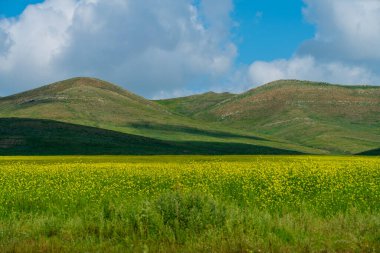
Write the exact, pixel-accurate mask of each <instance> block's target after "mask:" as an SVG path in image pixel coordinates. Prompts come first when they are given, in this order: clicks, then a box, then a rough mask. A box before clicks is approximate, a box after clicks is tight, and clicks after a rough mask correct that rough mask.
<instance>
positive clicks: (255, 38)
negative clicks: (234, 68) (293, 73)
mask: <svg viewBox="0 0 380 253" xmlns="http://www.w3.org/2000/svg"><path fill="white" fill-rule="evenodd" d="M303 6H304V3H303V1H301V0H291V1H281V0H236V1H235V11H234V13H233V17H234V19H235V20H236V21H237V22H238V23H239V25H238V26H237V27H236V28H235V32H236V33H237V41H238V43H237V44H238V46H239V61H241V62H243V63H246V64H249V63H251V62H252V60H265V61H269V60H274V59H277V58H288V57H291V56H292V54H293V53H294V52H295V51H296V49H297V48H298V47H299V45H300V43H302V42H303V41H305V40H307V39H310V38H312V37H313V36H314V26H313V25H312V24H310V23H308V22H306V20H305V19H304V17H303V15H302V7H303ZM289 33H291V34H289ZM279 44H281V46H279Z"/></svg>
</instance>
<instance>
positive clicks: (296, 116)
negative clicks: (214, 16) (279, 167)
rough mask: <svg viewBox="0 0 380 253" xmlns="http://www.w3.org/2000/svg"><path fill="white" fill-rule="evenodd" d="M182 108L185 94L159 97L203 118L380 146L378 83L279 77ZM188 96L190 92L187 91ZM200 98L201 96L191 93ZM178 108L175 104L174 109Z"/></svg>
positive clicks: (333, 147)
mask: <svg viewBox="0 0 380 253" xmlns="http://www.w3.org/2000/svg"><path fill="white" fill-rule="evenodd" d="M222 97H223V96H222V95H219V98H220V99H214V101H215V103H214V104H208V106H207V108H206V109H205V110H200V111H198V112H196V113H194V112H193V111H189V112H185V113H183V112H182V111H183V108H186V106H187V104H188V101H189V97H187V98H182V99H180V98H177V99H175V100H164V101H159V103H160V104H162V105H166V104H169V105H170V106H169V107H168V108H169V109H171V110H173V111H175V112H176V113H179V114H183V115H191V117H193V118H194V119H197V120H202V121H205V122H218V123H220V124H223V125H224V126H228V127H230V128H233V129H239V130H242V131H245V132H251V131H252V132H253V131H254V132H255V133H261V134H264V135H268V136H272V137H273V138H279V139H282V140H283V139H285V140H287V141H289V142H292V143H296V144H299V145H302V146H306V147H310V148H315V149H322V150H327V151H328V152H329V153H336V154H350V153H359V152H363V151H365V150H370V149H375V148H378V147H380V87H376V86H342V85H331V84H327V83H316V82H307V81H297V80H281V81H276V82H272V83H269V84H266V85H264V86H261V87H258V88H255V89H252V90H249V91H247V92H245V93H243V94H238V95H234V96H233V95H231V96H229V97H227V98H226V99H224V100H223V99H222ZM193 98H194V96H193ZM195 98H197V99H198V101H194V99H192V102H193V103H194V104H198V103H199V104H202V103H203V96H197V97H195ZM178 108H179V109H178Z"/></svg>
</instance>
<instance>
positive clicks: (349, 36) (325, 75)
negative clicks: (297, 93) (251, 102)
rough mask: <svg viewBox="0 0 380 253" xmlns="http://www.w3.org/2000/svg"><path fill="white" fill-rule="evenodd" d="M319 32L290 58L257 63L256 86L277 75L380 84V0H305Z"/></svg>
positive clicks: (253, 75) (252, 70)
mask: <svg viewBox="0 0 380 253" xmlns="http://www.w3.org/2000/svg"><path fill="white" fill-rule="evenodd" d="M304 2H305V4H306V7H305V8H304V10H303V13H304V16H305V18H306V19H307V20H308V21H309V22H311V23H313V24H315V25H316V34H315V37H314V38H313V39H311V40H309V41H306V42H304V43H303V44H302V45H301V46H300V48H299V50H297V52H295V54H294V56H293V57H292V58H290V59H279V60H275V61H271V62H261V61H259V62H253V63H252V64H251V66H250V68H249V78H250V80H251V83H252V84H253V85H259V84H263V83H266V82H269V81H273V80H277V79H305V80H314V81H327V82H333V83H342V84H357V83H362V84H363V83H366V84H380V69H379V66H380V65H379V64H380V47H379V46H378V45H380V1H378V0H334V1H331V0H304Z"/></svg>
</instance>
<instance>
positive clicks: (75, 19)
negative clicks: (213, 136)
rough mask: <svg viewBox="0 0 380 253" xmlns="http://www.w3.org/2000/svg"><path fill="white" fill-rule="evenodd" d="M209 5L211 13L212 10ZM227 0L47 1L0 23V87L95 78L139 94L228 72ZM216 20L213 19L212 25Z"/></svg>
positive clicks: (230, 49) (229, 2) (230, 45)
mask: <svg viewBox="0 0 380 253" xmlns="http://www.w3.org/2000/svg"><path fill="white" fill-rule="evenodd" d="M213 7H215V8H213ZM232 8H233V5H232V0H223V1H216V0H202V1H201V4H200V5H195V4H194V3H193V1H192V0H162V1H156V0H146V1H136V0H46V1H45V2H44V3H42V4H37V5H31V6H29V7H28V8H27V9H26V10H25V11H24V12H23V13H22V14H21V15H20V16H19V17H17V18H15V19H2V20H0V85H1V86H0V89H1V91H2V93H11V92H16V91H22V90H25V89H28V88H33V87H36V86H38V85H41V84H43V83H49V82H52V81H56V80H59V79H64V78H69V77H72V76H95V77H99V78H103V79H106V80H109V81H112V82H116V83H118V84H120V85H123V86H124V87H126V88H128V89H132V90H133V91H135V92H138V93H140V94H142V95H147V96H153V95H155V94H160V93H162V91H163V90H165V91H166V92H170V91H171V90H172V91H176V90H186V89H188V87H187V86H188V85H190V84H192V85H193V84H194V83H195V84H197V83H198V82H197V81H199V82H200V81H204V82H205V83H206V85H207V83H212V82H214V81H215V80H219V79H220V78H222V77H223V76H224V75H226V74H227V73H228V72H229V71H230V69H231V67H232V65H233V61H234V58H235V56H236V47H235V45H234V44H233V43H232V42H231V41H230V35H229V31H230V26H231V23H232V22H231V20H230V16H229V15H230V12H231V11H232ZM218 20H219V22H218Z"/></svg>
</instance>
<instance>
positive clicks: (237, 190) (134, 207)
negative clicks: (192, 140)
mask: <svg viewBox="0 0 380 253" xmlns="http://www.w3.org/2000/svg"><path fill="white" fill-rule="evenodd" d="M0 185H1V191H0V252H380V158H364V157H322V156H276V157H275V156H213V157H210V156H149V157H147V156H146V157H126V156H83V157H80V156H76V157H69V156H67V157H64V156H61V157H58V156H57V157H1V158H0Z"/></svg>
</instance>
